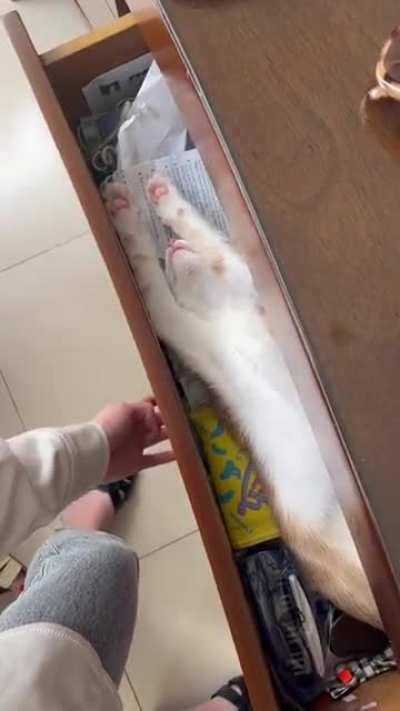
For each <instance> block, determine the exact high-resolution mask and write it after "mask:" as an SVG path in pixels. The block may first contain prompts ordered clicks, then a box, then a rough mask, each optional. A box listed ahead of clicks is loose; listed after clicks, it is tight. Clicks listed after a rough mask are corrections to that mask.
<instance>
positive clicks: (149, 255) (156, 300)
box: [103, 182, 180, 338]
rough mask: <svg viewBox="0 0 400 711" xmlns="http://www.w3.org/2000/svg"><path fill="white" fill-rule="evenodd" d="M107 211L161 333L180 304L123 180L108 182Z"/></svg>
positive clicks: (175, 316)
mask: <svg viewBox="0 0 400 711" xmlns="http://www.w3.org/2000/svg"><path fill="white" fill-rule="evenodd" d="M103 196H104V200H105V205H106V208H107V211H108V213H109V215H110V217H111V220H112V222H113V225H114V227H115V228H116V230H117V232H118V235H119V237H120V239H121V241H122V243H123V245H124V249H125V252H126V254H127V256H128V258H129V262H130V264H131V266H132V268H133V271H134V273H135V277H136V280H137V282H138V284H139V287H140V290H141V292H142V295H143V298H144V300H145V302H146V306H147V308H148V310H149V312H150V316H151V319H152V321H153V323H154V325H155V327H156V329H157V332H158V333H159V335H160V336H161V337H162V338H164V331H165V328H166V327H167V325H168V323H170V321H171V320H173V319H176V318H177V315H178V312H179V311H180V307H179V306H178V304H177V303H176V301H175V299H174V297H173V295H172V293H171V291H170V288H169V286H168V284H167V281H166V279H165V276H164V273H163V271H162V269H161V267H160V265H159V261H158V258H157V253H156V249H155V246H154V243H153V239H152V236H151V234H150V233H149V230H148V228H147V226H146V225H145V223H144V222H143V220H142V218H141V214H140V211H139V209H138V208H137V207H136V205H135V201H134V198H133V196H132V194H131V192H130V191H129V188H128V186H127V185H125V184H124V183H116V182H115V183H114V182H111V183H108V184H107V186H106V188H105V190H104V193H103Z"/></svg>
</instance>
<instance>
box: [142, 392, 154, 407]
mask: <svg viewBox="0 0 400 711" xmlns="http://www.w3.org/2000/svg"><path fill="white" fill-rule="evenodd" d="M142 402H148V403H149V404H150V405H154V407H157V400H156V399H155V397H154V395H147V396H146V397H144V398H143V400H142Z"/></svg>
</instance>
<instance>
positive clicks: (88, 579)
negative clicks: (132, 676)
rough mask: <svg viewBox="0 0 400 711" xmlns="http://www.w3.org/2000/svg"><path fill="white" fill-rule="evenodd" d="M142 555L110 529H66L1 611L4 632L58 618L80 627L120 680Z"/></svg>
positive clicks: (0, 629) (49, 544) (53, 538)
mask: <svg viewBox="0 0 400 711" xmlns="http://www.w3.org/2000/svg"><path fill="white" fill-rule="evenodd" d="M138 569H139V566H138V559H137V556H136V554H135V553H133V551H132V550H130V548H128V547H127V546H126V545H125V544H124V543H123V541H122V540H121V539H120V538H117V537H116V536H112V535H110V534H108V533H98V532H91V531H78V530H72V529H71V530H69V529H68V530H63V531H59V532H57V533H55V534H54V535H53V536H51V537H50V538H49V540H48V541H47V543H45V544H44V545H43V546H42V547H41V548H39V550H38V551H37V553H36V555H35V557H34V559H33V560H32V563H31V565H30V566H29V569H28V574H27V578H26V581H25V590H24V592H23V593H22V594H21V595H20V596H19V598H18V599H17V600H16V601H15V602H14V603H12V604H11V605H10V606H9V607H8V608H6V610H5V611H4V612H3V613H2V614H1V615H0V632H4V631H5V630H8V629H11V628H13V627H20V626H22V625H26V624H30V623H31V622H53V623H56V624H59V625H63V626H64V627H68V628H69V629H71V630H74V631H75V632H78V634H80V635H81V636H82V637H84V638H85V639H86V640H87V641H88V642H89V643H90V644H91V645H92V647H93V648H94V649H95V650H96V652H97V654H98V655H99V657H100V659H101V662H102V664H103V667H104V668H105V670H106V671H107V672H108V674H109V675H110V677H111V678H112V679H113V681H114V682H115V684H116V685H117V686H118V685H119V683H120V681H121V677H122V673H123V670H124V667H125V662H126V660H127V657H128V652H129V647H130V644H131V641H132V635H133V629H134V625H135V618H136V607H137V584H138Z"/></svg>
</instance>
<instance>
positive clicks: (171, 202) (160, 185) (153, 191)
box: [147, 174, 221, 246]
mask: <svg viewBox="0 0 400 711" xmlns="http://www.w3.org/2000/svg"><path fill="white" fill-rule="evenodd" d="M147 195H148V198H149V200H150V202H151V203H152V204H153V205H154V207H155V210H156V212H157V214H158V216H159V217H160V219H161V220H162V221H163V222H164V224H166V225H168V227H170V228H171V229H172V230H173V231H174V232H175V234H176V235H177V236H178V237H180V238H181V239H183V240H186V241H187V242H190V243H191V244H193V245H195V244H196V243H198V244H199V246H202V245H204V244H205V243H208V244H213V245H215V244H220V243H221V234H220V233H219V232H217V230H215V229H214V228H213V227H211V225H209V224H208V222H206V220H204V218H203V217H201V215H199V213H198V212H197V210H196V209H195V208H194V207H193V206H192V205H190V203H188V202H187V200H185V198H184V197H183V196H182V195H181V194H180V192H179V190H178V189H177V188H176V186H175V185H174V184H173V183H172V182H171V181H170V180H169V178H167V177H165V176H163V175H157V174H156V175H154V176H153V177H152V178H150V180H149V182H148V184H147Z"/></svg>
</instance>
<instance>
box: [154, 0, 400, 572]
mask: <svg viewBox="0 0 400 711" xmlns="http://www.w3.org/2000/svg"><path fill="white" fill-rule="evenodd" d="M158 4H159V5H160V6H161V8H162V11H163V13H164V14H165V16H166V17H167V18H168V20H169V22H170V23H171V25H172V27H173V30H174V32H175V34H176V37H177V40H178V42H179V44H180V45H181V47H182V49H183V51H184V52H185V53H186V54H187V56H188V58H189V60H190V64H191V66H192V68H193V71H194V72H195V74H196V76H197V79H198V81H199V84H200V85H201V87H202V89H203V91H204V93H205V95H206V97H207V100H208V102H209V104H210V106H211V109H212V111H213V114H214V116H215V118H216V121H217V123H218V125H219V127H220V129H221V131H222V133H223V135H224V138H225V140H226V142H227V145H228V148H229V149H230V152H231V155H232V157H233V159H234V161H235V164H236V166H237V168H238V170H239V173H240V175H241V178H242V180H243V182H244V185H245V187H246V189H247V191H248V193H249V195H250V198H251V200H252V203H253V205H254V207H255V209H256V212H257V214H258V217H259V219H260V221H261V224H262V226H263V228H264V232H265V235H266V238H267V240H268V243H269V245H270V247H271V249H272V252H273V255H274V258H275V259H276V262H277V264H278V267H279V269H280V272H281V275H282V276H283V279H284V281H285V284H286V286H287V289H288V292H289V295H290V298H291V299H292V302H293V304H294V307H295V310H296V312H297V314H298V318H299V321H300V323H301V326H302V329H303V331H304V333H305V335H306V338H307V339H308V343H309V345H310V348H311V352H312V355H313V358H314V360H315V363H316V365H317V368H318V372H319V376H320V378H321V381H322V384H323V386H324V389H325V392H326V393H327V395H328V398H329V401H330V404H331V406H332V408H333V410H334V413H335V416H336V418H337V420H338V422H339V424H340V427H341V430H342V433H343V436H344V439H345V442H346V444H347V447H348V450H349V453H350V456H351V458H352V461H353V462H354V464H355V467H356V469H357V472H358V476H359V479H360V481H361V484H362V487H363V489H364V491H365V493H366V496H367V498H368V501H369V504H370V507H371V510H372V512H373V514H374V515H375V517H376V519H377V521H378V523H379V528H380V531H381V533H382V535H383V539H384V542H385V544H386V547H387V549H388V551H389V554H390V558H391V562H392V564H393V567H394V569H395V573H396V576H397V579H398V580H400V535H399V527H400V523H399V514H398V512H399V501H400V477H399V459H400V456H399V455H400V432H399V424H400V378H399V365H400V279H399V277H400V242H399V230H400V200H399V199H400V163H399V146H400V120H399V111H400V107H397V106H395V107H393V105H391V106H390V108H389V109H388V106H387V102H382V104H381V105H376V106H373V107H370V106H368V105H367V106H365V105H364V103H363V99H364V97H365V94H366V91H367V89H368V87H370V86H371V85H372V83H373V70H374V65H375V61H376V59H377V57H378V54H379V49H380V46H381V44H382V42H383V40H384V39H385V37H386V36H387V35H388V34H389V33H390V31H391V29H392V28H393V26H394V25H396V24H397V23H398V22H399V21H400V8H399V6H398V3H396V2H395V1H394V0H383V2H382V3H379V4H377V3H375V2H373V1H372V0H320V2H318V3H311V2H309V1H307V0H287V1H286V2H285V3H282V2H280V1H278V0H246V2H243V1H242V0H185V1H183V0H159V3H158ZM385 104H386V105H385ZM362 114H364V117H363V118H362ZM387 114H389V118H390V124H388V123H387V121H386V118H387Z"/></svg>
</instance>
